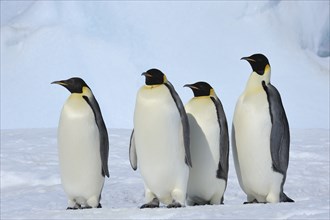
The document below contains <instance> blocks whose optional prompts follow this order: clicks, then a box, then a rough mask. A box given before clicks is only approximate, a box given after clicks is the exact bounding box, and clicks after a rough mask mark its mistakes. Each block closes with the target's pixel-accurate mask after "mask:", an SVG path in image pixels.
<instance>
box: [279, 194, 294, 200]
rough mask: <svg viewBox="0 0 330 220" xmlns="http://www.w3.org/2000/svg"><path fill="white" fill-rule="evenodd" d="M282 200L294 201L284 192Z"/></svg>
mask: <svg viewBox="0 0 330 220" xmlns="http://www.w3.org/2000/svg"><path fill="white" fill-rule="evenodd" d="M281 202H294V200H293V199H291V198H290V197H288V196H287V195H286V194H285V193H284V192H283V193H282V194H281Z"/></svg>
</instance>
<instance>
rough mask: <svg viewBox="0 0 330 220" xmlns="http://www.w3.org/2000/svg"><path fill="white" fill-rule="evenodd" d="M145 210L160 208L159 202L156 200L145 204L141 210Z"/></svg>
mask: <svg viewBox="0 0 330 220" xmlns="http://www.w3.org/2000/svg"><path fill="white" fill-rule="evenodd" d="M145 208H150V209H152V208H159V200H158V199H157V198H154V199H153V200H152V201H151V202H149V203H146V204H143V205H142V206H141V207H140V209H145Z"/></svg>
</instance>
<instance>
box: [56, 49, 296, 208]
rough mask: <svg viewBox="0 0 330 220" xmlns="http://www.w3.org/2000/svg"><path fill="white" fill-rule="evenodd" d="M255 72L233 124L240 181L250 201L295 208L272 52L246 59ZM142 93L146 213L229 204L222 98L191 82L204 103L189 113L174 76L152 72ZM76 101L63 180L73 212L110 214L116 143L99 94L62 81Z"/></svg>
mask: <svg viewBox="0 0 330 220" xmlns="http://www.w3.org/2000/svg"><path fill="white" fill-rule="evenodd" d="M242 59H243V60H246V61H248V62H249V64H250V65H251V67H252V73H251V75H250V78H249V80H248V82H247V85H246V87H245V90H244V91H243V93H242V94H241V96H240V97H239V99H238V101H237V104H236V108H235V113H234V117H233V123H232V130H231V131H232V134H231V146H232V154H233V159H234V163H235V169H236V174H237V177H238V181H239V184H240V186H241V188H242V190H243V191H244V192H245V194H246V195H247V201H246V202H245V203H244V204H246V203H277V202H293V200H292V199H290V198H289V197H288V196H287V195H286V194H285V193H284V191H283V186H284V183H285V179H286V172H287V168H288V163H289V147H290V133H289V124H288V120H287V117H286V114H285V110H284V108H283V104H282V101H281V97H280V94H279V92H278V91H277V89H276V88H275V87H274V86H273V85H272V84H271V83H270V73H271V68H270V64H269V61H268V59H267V57H266V56H264V55H263V54H254V55H251V56H249V57H243V58H242ZM142 75H143V76H144V77H145V85H143V86H142V87H141V88H140V89H139V90H138V92H137V97H136V104H135V111H134V129H133V131H132V134H131V138H130V145H129V160H130V164H131V166H132V168H133V170H136V169H137V168H139V170H140V173H141V176H142V178H143V181H144V187H145V204H143V205H142V206H141V207H140V208H156V207H159V205H160V203H163V204H165V205H166V206H167V207H168V208H178V207H184V206H185V205H186V204H187V205H205V204H212V205H213V204H223V202H224V192H225V190H226V187H227V180H228V157H229V134H228V125H227V119H226V115H225V112H224V109H223V106H222V103H221V101H220V99H219V98H218V97H217V95H216V93H215V91H214V89H213V88H212V87H211V85H209V84H208V83H207V82H196V83H194V84H187V85H185V86H184V87H188V88H190V89H191V90H192V92H193V94H194V97H193V98H192V99H191V100H190V101H189V102H188V103H187V104H186V105H185V106H184V105H183V103H182V101H181V99H180V97H179V95H178V94H177V92H176V91H175V89H174V87H173V85H172V84H171V83H170V82H169V81H168V79H167V77H166V76H165V74H164V73H162V72H161V71H160V70H158V69H150V70H148V71H146V72H144V73H143V74H142ZM52 84H59V85H62V86H64V87H65V88H67V89H68V90H69V91H70V92H71V95H70V96H69V98H68V99H67V101H66V102H65V104H64V106H63V109H62V112H61V116H60V121H59V126H58V148H59V163H60V172H61V182H62V186H63V188H64V191H65V193H66V195H67V197H68V208H67V209H82V208H101V207H102V206H101V203H100V200H101V192H102V189H103V185H104V179H105V176H107V177H109V169H108V156H109V140H108V133H107V129H106V125H105V123H104V120H103V117H102V114H101V110H100V107H99V104H98V102H97V100H96V99H95V97H94V95H93V93H92V90H91V89H90V88H89V86H88V85H87V84H86V83H85V82H84V81H83V80H82V79H81V78H77V77H74V78H70V79H68V80H61V81H55V82H53V83H52Z"/></svg>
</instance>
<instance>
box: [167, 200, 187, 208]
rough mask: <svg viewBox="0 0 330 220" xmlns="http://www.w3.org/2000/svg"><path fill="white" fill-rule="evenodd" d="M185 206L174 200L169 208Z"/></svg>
mask: <svg viewBox="0 0 330 220" xmlns="http://www.w3.org/2000/svg"><path fill="white" fill-rule="evenodd" d="M181 207H183V206H182V205H181V204H180V203H179V202H176V201H173V202H172V203H171V204H169V205H168V206H167V208H169V209H170V208H181Z"/></svg>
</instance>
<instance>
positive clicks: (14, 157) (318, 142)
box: [0, 129, 330, 219]
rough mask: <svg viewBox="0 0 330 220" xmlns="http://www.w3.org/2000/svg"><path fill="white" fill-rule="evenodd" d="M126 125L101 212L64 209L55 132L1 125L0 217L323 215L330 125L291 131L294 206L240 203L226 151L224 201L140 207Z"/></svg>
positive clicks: (117, 136)
mask: <svg viewBox="0 0 330 220" xmlns="http://www.w3.org/2000/svg"><path fill="white" fill-rule="evenodd" d="M130 132H131V131H130V130H127V129H110V130H109V134H110V136H109V138H110V158H109V167H110V178H109V179H106V181H105V186H104V189H103V194H102V201H101V202H102V205H103V208H102V209H90V210H87V209H85V210H70V211H69V210H65V208H66V207H67V203H66V201H67V200H66V197H65V194H64V191H63V189H62V187H61V184H60V175H59V164H58V152H57V146H56V129H23V130H17V129H16V130H1V158H0V159H1V219H202V218H204V219H329V203H330V200H329V130H327V129H295V130H293V131H292V132H291V133H292V141H291V155H290V157H291V160H290V164H289V169H288V175H287V181H286V184H285V186H284V187H285V192H286V193H287V195H289V196H290V197H291V198H293V199H294V200H295V201H296V202H295V203H278V204H251V205H243V202H244V201H245V199H246V198H245V195H244V193H243V192H242V190H241V189H240V187H239V184H238V181H237V177H236V173H235V169H234V164H233V160H232V155H231V154H230V161H229V165H230V167H229V180H228V187H227V190H226V192H225V204H224V205H221V206H210V205H207V206H194V207H189V206H188V207H185V208H180V209H167V208H166V207H165V206H162V207H160V208H158V209H152V210H150V209H145V210H140V209H139V206H140V205H142V204H143V202H144V187H143V181H142V179H141V176H140V174H139V170H138V171H133V170H132V168H131V167H130V164H129V159H128V145H129V137H130Z"/></svg>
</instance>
